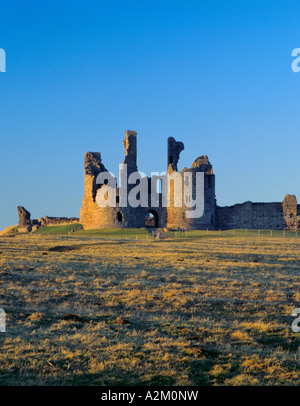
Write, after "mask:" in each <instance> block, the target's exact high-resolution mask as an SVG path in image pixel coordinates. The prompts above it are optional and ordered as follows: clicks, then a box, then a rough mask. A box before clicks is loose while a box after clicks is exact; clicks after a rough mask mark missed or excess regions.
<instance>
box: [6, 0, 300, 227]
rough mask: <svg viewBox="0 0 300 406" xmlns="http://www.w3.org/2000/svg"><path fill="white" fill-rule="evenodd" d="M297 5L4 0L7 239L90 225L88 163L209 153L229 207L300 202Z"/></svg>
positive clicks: (184, 162)
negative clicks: (14, 229) (62, 225)
mask: <svg viewBox="0 0 300 406" xmlns="http://www.w3.org/2000/svg"><path fill="white" fill-rule="evenodd" d="M299 15H300V3H299V1H289V0H286V1H283V0H282V1H276V0H273V1H264V0H261V1H256V0H253V1H251V2H249V1H243V0H240V1H238V0H236V1H230V0H229V1H219V0H207V1H200V0H198V1H194V0H184V1H183V0H180V1H179V0H172V1H170V0H160V1H157V0H148V1H144V0H139V1H137V0H135V1H132V0H123V1H121V0H115V1H114V0H110V1H108V0H107V1H101V0H100V1H89V0H85V1H74V0H73V1H69V0H61V1H55V0H51V1H40V0H35V1H32V0H27V1H24V0H22V1H15V0H0V48H3V49H4V50H5V52H6V58H7V61H6V63H7V66H6V70H7V71H6V73H0V95H1V105H0V137H1V144H0V145H1V148H0V170H1V174H0V190H1V200H0V229H2V228H4V227H6V226H8V225H13V224H17V222H18V216H17V206H18V205H23V206H24V207H25V208H26V209H27V210H29V211H30V212H31V214H32V218H38V217H41V216H45V215H49V216H79V210H80V207H81V201H82V197H83V156H84V153H85V152H86V151H93V152H97V151H99V152H101V154H102V159H103V163H104V164H105V166H106V167H107V168H108V169H109V170H111V171H112V172H114V173H115V174H117V172H118V165H119V163H120V162H122V160H123V156H124V148H123V145H122V140H123V138H124V134H125V131H126V129H129V130H136V131H137V132H138V168H139V170H140V171H143V172H145V173H147V174H148V175H150V173H151V171H163V170H165V169H166V161H167V156H166V154H167V138H168V137H169V136H173V137H174V138H175V139H176V140H178V141H182V142H184V144H185V150H184V151H183V152H182V154H181V159H180V162H179V169H181V168H182V167H184V166H186V167H190V166H191V164H192V162H193V160H194V159H196V158H197V157H198V156H200V155H208V157H209V159H210V161H211V163H212V164H213V168H214V173H215V174H216V195H217V202H218V204H220V205H231V204H234V203H239V202H244V201H246V200H252V201H282V200H283V198H284V196H285V194H287V193H290V194H295V195H296V196H297V197H298V199H299V200H300V193H299V189H300V176H299V172H300V165H299V152H300V137H299V132H300V114H299V105H300V103H299V98H300V72H299V73H294V72H293V71H292V70H291V63H292V60H293V58H292V57H291V52H292V50H293V49H294V48H297V47H300V25H299Z"/></svg>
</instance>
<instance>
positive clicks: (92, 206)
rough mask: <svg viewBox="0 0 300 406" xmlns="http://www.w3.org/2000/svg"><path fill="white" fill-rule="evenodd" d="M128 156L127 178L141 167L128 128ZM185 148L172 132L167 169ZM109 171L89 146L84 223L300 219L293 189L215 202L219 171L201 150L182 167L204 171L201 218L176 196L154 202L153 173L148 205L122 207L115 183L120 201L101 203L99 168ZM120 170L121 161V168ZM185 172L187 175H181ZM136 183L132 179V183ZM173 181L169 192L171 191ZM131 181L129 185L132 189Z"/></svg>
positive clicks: (286, 224) (248, 224)
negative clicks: (270, 196)
mask: <svg viewBox="0 0 300 406" xmlns="http://www.w3.org/2000/svg"><path fill="white" fill-rule="evenodd" d="M123 145H124V148H125V157H124V160H123V165H124V164H126V165H127V178H128V177H129V176H130V174H131V173H133V172H136V171H137V170H138V167H137V133H136V132H135V131H128V130H127V131H126V133H125V139H124V140H123ZM183 149H184V144H183V143H182V142H178V141H176V140H175V139H174V138H173V137H169V138H168V143H167V172H168V173H169V174H172V173H174V172H177V171H178V167H177V164H178V161H179V157H180V153H181V151H183ZM103 171H107V169H106V168H105V166H104V164H103V163H102V159H101V154H100V153H99V152H87V153H86V154H85V156H84V196H83V201H82V207H81V210H80V223H81V224H82V225H83V227H84V228H85V229H97V228H124V227H134V228H139V227H164V228H170V229H185V230H187V229H211V230H214V229H230V228H246V229H253V228H254V229H255V228H256V229H281V230H282V229H290V230H297V228H298V224H299V213H300V207H299V205H298V204H297V199H296V197H295V196H294V195H287V196H286V197H285V199H284V200H283V202H280V203H252V202H245V203H243V204H236V205H234V206H230V207H220V206H218V205H217V204H216V196H215V175H214V174H213V168H212V165H211V164H210V162H209V160H208V157H207V156H206V155H204V156H199V157H198V158H197V159H195V161H194V162H193V163H192V166H191V168H183V169H182V171H181V174H182V175H183V174H184V172H185V171H188V172H191V173H192V174H193V176H194V175H195V174H196V173H197V172H203V174H204V213H203V216H202V217H199V218H186V214H185V213H186V210H187V207H186V206H185V203H184V202H182V207H175V205H174V202H172V199H171V204H170V205H169V207H163V206H162V204H161V198H160V199H159V202H160V204H159V207H152V206H151V198H150V190H151V178H148V185H149V188H148V190H149V198H148V202H149V205H148V206H147V207H140V206H139V207H135V208H134V207H131V206H129V205H128V206H127V207H120V206H119V204H118V201H119V199H118V198H119V196H118V191H119V190H118V189H117V205H116V207H99V206H98V204H97V202H96V197H97V193H98V190H99V188H101V187H102V185H98V184H97V183H96V178H97V176H98V174H99V173H100V172H103ZM120 171H122V167H121V169H120ZM182 178H183V177H182ZM132 187H134V185H132ZM173 187H174V184H172V182H171V183H170V195H171V196H172V195H173V190H172V188H173ZM129 191H130V187H129V188H128V193H129Z"/></svg>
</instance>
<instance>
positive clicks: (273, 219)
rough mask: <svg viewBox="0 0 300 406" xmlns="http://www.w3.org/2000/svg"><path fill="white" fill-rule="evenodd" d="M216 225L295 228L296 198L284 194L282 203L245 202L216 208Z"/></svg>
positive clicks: (249, 227) (296, 220)
mask: <svg viewBox="0 0 300 406" xmlns="http://www.w3.org/2000/svg"><path fill="white" fill-rule="evenodd" d="M216 215H217V221H216V227H217V228H219V229H221V230H226V229H243V228H244V229H268V230H297V227H298V219H297V200H296V197H295V196H291V195H286V197H285V199H284V201H283V202H282V203H252V202H250V201H249V202H245V203H242V204H235V205H233V206H225V207H220V206H217V209H216Z"/></svg>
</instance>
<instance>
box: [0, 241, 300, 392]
mask: <svg viewBox="0 0 300 406" xmlns="http://www.w3.org/2000/svg"><path fill="white" fill-rule="evenodd" d="M299 248H300V240H297V239H295V238H283V237H282V238H279V237H273V238H267V237H262V236H261V237H251V238H249V237H248V238H247V237H243V236H236V237H231V238H223V237H219V238H210V237H209V236H208V237H207V238H199V239H197V238H195V239H193V240H178V241H172V242H170V241H167V240H161V241H152V240H149V241H146V240H137V241H134V240H131V241H130V240H123V241H122V240H114V239H110V240H105V239H103V238H102V239H100V238H87V237H84V236H81V237H79V236H66V237H63V236H51V235H24V236H21V235H20V236H15V237H3V238H1V239H0V252H1V253H0V284H1V290H0V292H1V293H0V307H2V308H3V309H4V310H5V311H6V313H7V332H6V333H0V341H1V350H0V384H2V385H45V384H47V385H54V384H55V385H67V384H69V385H299V383H300V367H299V344H300V333H298V334H297V333H293V332H292V330H291V322H292V320H293V318H292V317H291V312H292V309H293V308H295V307H299V299H300V295H299V285H300V283H299V269H300V266H299V264H300V251H299ZM65 316H67V317H65Z"/></svg>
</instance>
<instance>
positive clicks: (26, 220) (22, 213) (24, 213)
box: [18, 206, 79, 232]
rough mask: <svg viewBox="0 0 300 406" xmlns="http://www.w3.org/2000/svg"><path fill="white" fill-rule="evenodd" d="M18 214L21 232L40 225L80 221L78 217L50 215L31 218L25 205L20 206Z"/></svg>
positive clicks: (34, 228)
mask: <svg viewBox="0 0 300 406" xmlns="http://www.w3.org/2000/svg"><path fill="white" fill-rule="evenodd" d="M18 215H19V226H18V230H19V232H27V231H28V232H29V231H32V230H36V229H37V228H38V227H41V226H48V225H66V224H73V223H78V222H79V218H77V217H70V218H69V217H48V216H45V218H43V217H40V218H39V219H38V220H36V219H31V214H30V212H29V211H28V210H26V209H25V208H24V207H23V206H18Z"/></svg>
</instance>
